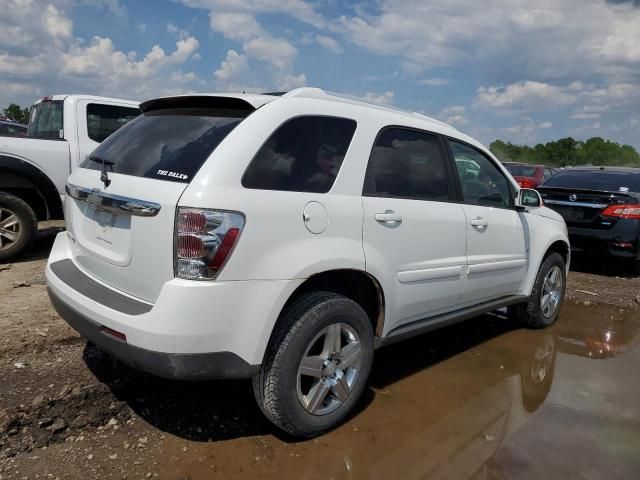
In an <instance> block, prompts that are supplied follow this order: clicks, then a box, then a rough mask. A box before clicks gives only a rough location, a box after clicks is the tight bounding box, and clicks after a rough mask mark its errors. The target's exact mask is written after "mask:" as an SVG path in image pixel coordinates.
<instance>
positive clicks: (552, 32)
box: [334, 0, 640, 80]
mask: <svg viewBox="0 0 640 480" xmlns="http://www.w3.org/2000/svg"><path fill="white" fill-rule="evenodd" d="M576 12H580V14H579V15H578V14H576ZM338 23H339V26H336V27H334V29H335V31H339V32H343V34H344V35H345V36H346V37H347V38H349V39H350V40H351V41H352V42H354V43H355V44H357V45H359V46H361V47H363V48H365V49H367V50H369V51H371V52H374V53H377V54H382V55H389V56H394V57H399V58H400V59H401V63H402V64H403V65H404V66H405V71H406V72H412V73H414V74H415V73H418V72H420V71H422V70H424V69H428V68H430V67H433V66H448V65H457V64H460V63H462V62H464V63H465V64H466V65H468V66H472V65H474V66H477V65H480V66H481V67H483V68H485V69H486V70H487V71H489V70H491V69H495V68H496V67H499V68H503V69H505V67H507V68H506V69H505V70H507V71H508V72H507V73H508V74H511V75H517V74H518V73H519V74H524V75H526V76H529V77H531V76H534V75H535V76H536V78H537V79H539V80H551V79H558V78H567V77H569V76H572V75H573V76H575V75H584V74H585V73H597V74H602V75H607V76H609V75H616V74H627V75H635V74H637V68H634V64H637V63H638V62H639V61H640V42H638V31H640V9H638V8H633V7H632V6H631V5H630V4H627V5H612V4H611V3H608V2H605V1H603V0H538V1H537V2H535V3H532V2H531V1H530V0H486V1H484V2H469V1H464V2H462V1H451V0H430V1H429V2H416V1H413V0H381V1H380V2H379V4H378V5H377V8H376V10H375V14H372V13H362V12H361V13H356V14H355V15H345V16H342V17H341V18H340V19H339V22H338ZM612 67H615V68H612Z"/></svg>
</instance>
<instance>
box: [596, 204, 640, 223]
mask: <svg viewBox="0 0 640 480" xmlns="http://www.w3.org/2000/svg"><path fill="white" fill-rule="evenodd" d="M600 215H602V216H603V217H617V218H632V219H635V220H640V205H638V204H627V205H624V204H621V205H609V206H608V207H607V208H605V209H604V210H603V211H602V212H601V213H600Z"/></svg>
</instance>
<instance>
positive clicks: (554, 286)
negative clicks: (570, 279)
mask: <svg viewBox="0 0 640 480" xmlns="http://www.w3.org/2000/svg"><path fill="white" fill-rule="evenodd" d="M563 282H564V280H563V277H562V271H561V270H560V267H558V266H557V265H554V266H553V268H551V270H549V272H548V273H547V275H546V276H545V277H544V282H543V283H542V291H541V292H540V309H541V310H542V315H544V317H545V318H551V317H553V315H554V314H555V313H556V311H557V310H558V307H559V306H560V301H561V300H562V291H563V287H564V284H563Z"/></svg>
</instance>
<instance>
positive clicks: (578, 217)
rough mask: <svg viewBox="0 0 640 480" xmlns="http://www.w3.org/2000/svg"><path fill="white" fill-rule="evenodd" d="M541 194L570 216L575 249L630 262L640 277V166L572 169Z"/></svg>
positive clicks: (548, 183)
mask: <svg viewBox="0 0 640 480" xmlns="http://www.w3.org/2000/svg"><path fill="white" fill-rule="evenodd" d="M538 190H539V192H540V194H541V195H542V198H543V200H544V203H545V204H546V205H547V206H548V207H550V208H552V209H554V210H555V211H557V212H558V213H559V214H560V215H562V216H563V217H564V220H565V222H566V224H567V226H568V228H569V238H570V240H571V249H572V250H574V251H576V252H586V253H591V254H600V255H602V254H604V255H607V256H610V257H618V258H622V259H627V260H629V261H631V262H633V266H634V268H635V269H636V271H638V273H640V168H625V167H578V168H570V169H566V170H562V171H561V172H559V173H557V174H556V175H554V176H553V177H551V178H550V179H549V180H547V181H546V182H545V183H544V184H543V185H542V186H540V187H538Z"/></svg>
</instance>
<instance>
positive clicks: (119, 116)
mask: <svg viewBox="0 0 640 480" xmlns="http://www.w3.org/2000/svg"><path fill="white" fill-rule="evenodd" d="M140 113H141V112H140V110H139V109H137V108H127V107H117V106H114V105H97V104H94V103H90V104H89V105H87V131H88V132H89V138H90V139H91V140H94V141H96V142H99V143H100V142H102V141H103V140H104V139H105V138H107V137H108V136H109V135H111V134H112V133H113V132H115V131H116V130H117V129H119V128H120V127H121V126H123V125H124V124H125V123H129V121H131V120H133V119H134V118H136V117H137V116H138V115H140Z"/></svg>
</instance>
